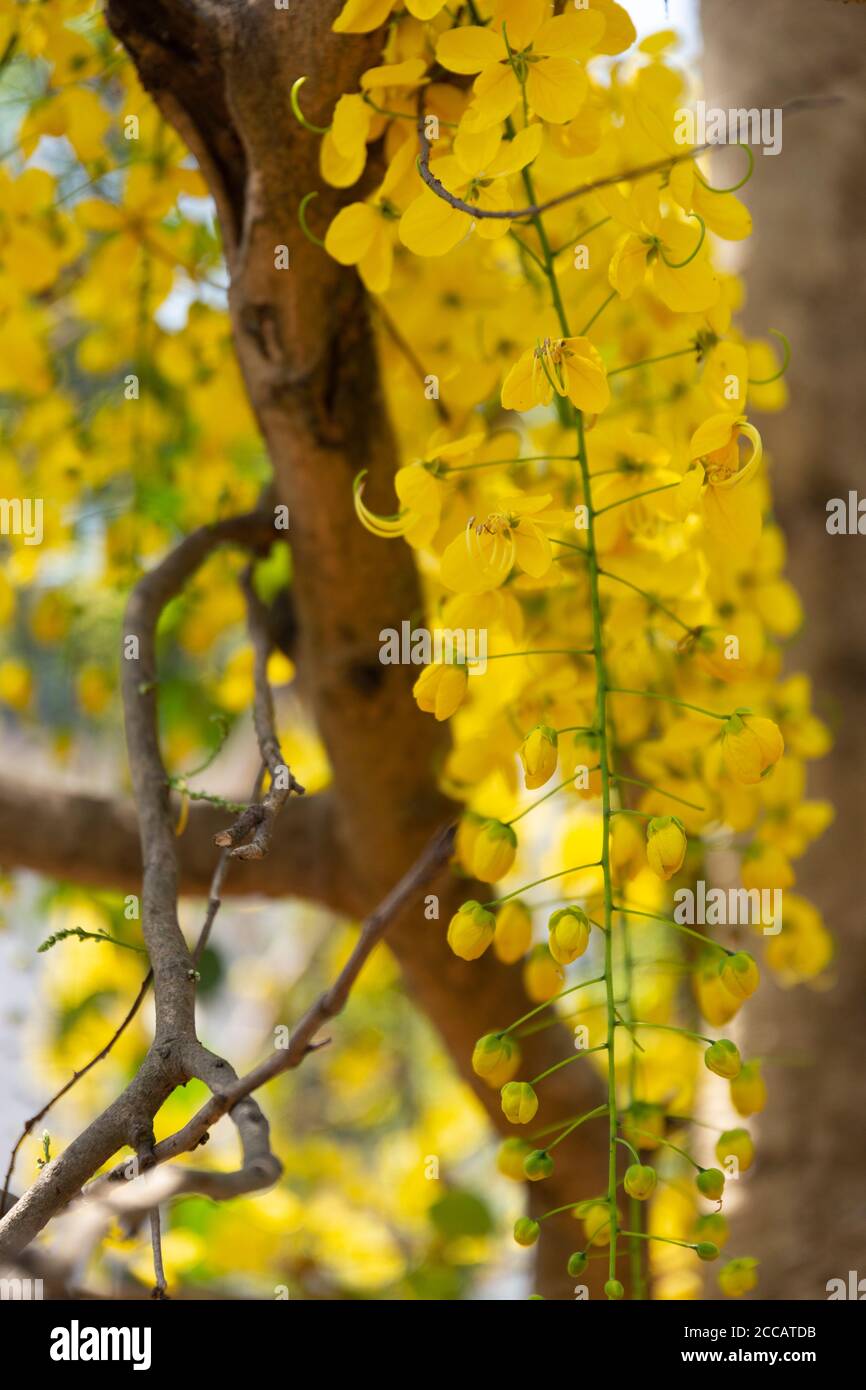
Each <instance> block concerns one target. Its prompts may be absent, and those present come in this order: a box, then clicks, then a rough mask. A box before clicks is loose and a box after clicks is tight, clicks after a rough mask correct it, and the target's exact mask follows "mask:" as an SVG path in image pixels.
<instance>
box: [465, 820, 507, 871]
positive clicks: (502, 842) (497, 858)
mask: <svg viewBox="0 0 866 1390" xmlns="http://www.w3.org/2000/svg"><path fill="white" fill-rule="evenodd" d="M516 853H517V836H516V835H515V833H514V831H513V830H512V829H511V826H510V825H506V824H505V822H504V821H501V820H486V821H485V822H484V824H483V825H482V826H481V828H480V829H479V831H478V834H477V836H476V837H475V844H474V846H473V850H472V872H473V873H474V874H475V877H476V878H480V879H481V881H482V883H497V882H498V880H499V879H500V878H504V877H505V875H506V874H507V873H508V871H509V869H510V868H511V866H512V864H513V863H514V856H515V855H516Z"/></svg>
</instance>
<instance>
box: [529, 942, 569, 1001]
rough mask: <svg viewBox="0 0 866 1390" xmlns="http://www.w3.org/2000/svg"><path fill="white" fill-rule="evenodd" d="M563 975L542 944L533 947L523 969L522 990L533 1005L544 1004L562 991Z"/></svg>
mask: <svg viewBox="0 0 866 1390" xmlns="http://www.w3.org/2000/svg"><path fill="white" fill-rule="evenodd" d="M562 981H563V974H562V970H561V968H560V966H558V965H557V963H556V961H555V960H554V959H553V956H552V955H551V954H550V951H549V950H548V949H547V947H546V946H545V945H543V944H540V945H538V946H533V948H532V950H531V951H530V952H529V955H528V956H527V957H526V963H525V965H524V967H523V988H524V989H525V990H526V993H527V994H528V995H529V997H530V999H531V1000H532V1002H533V1004H546V1003H547V1001H548V999H552V998H553V996H554V995H555V994H558V993H559V991H560V990H561V989H562Z"/></svg>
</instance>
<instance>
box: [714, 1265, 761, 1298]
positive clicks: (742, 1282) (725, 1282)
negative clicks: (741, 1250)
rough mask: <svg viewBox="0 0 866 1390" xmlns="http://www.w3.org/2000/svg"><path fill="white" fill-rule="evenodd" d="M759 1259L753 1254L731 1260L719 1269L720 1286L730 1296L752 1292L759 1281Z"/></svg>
mask: <svg viewBox="0 0 866 1390" xmlns="http://www.w3.org/2000/svg"><path fill="white" fill-rule="evenodd" d="M757 1269H758V1261H757V1260H756V1259H754V1258H753V1257H752V1256H751V1255H742V1256H741V1257H740V1258H739V1259H738V1260H729V1261H728V1263H727V1264H726V1265H725V1266H724V1267H723V1268H722V1269H720V1270H719V1288H720V1289H721V1291H722V1293H724V1294H727V1296H728V1298H739V1297H740V1296H741V1294H744V1293H750V1292H751V1290H752V1289H753V1288H754V1287H755V1285H756V1284H757V1282H758V1274H757Z"/></svg>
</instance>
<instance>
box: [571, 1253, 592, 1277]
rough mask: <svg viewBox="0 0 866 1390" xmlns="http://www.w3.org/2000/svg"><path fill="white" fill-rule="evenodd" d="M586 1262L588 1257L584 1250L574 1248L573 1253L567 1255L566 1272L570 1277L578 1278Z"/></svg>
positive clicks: (587, 1262)
mask: <svg viewBox="0 0 866 1390" xmlns="http://www.w3.org/2000/svg"><path fill="white" fill-rule="evenodd" d="M588 1264H589V1257H588V1255H587V1253H586V1251H585V1250H575V1252H574V1254H573V1255H569V1257H568V1272H569V1274H570V1275H571V1277H572V1279H579V1278H580V1276H581V1274H582V1273H583V1271H584V1270H585V1269H586V1267H587V1265H588Z"/></svg>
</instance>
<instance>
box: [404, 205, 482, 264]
mask: <svg viewBox="0 0 866 1390" xmlns="http://www.w3.org/2000/svg"><path fill="white" fill-rule="evenodd" d="M470 225H471V224H470V221H469V218H468V216H467V215H466V213H463V212H458V211H457V209H456V208H452V207H451V205H450V204H449V203H446V201H445V199H444V198H440V197H438V196H437V194H435V193H434V192H433V191H432V190H431V189H429V188H425V189H424V192H423V193H422V194H421V195H420V196H419V197H418V198H416V199H415V201H414V203H410V204H409V206H408V207H407V209H406V211H405V212H404V213H403V216H402V217H401V218H400V226H399V229H398V234H399V237H400V240H401V241H402V243H403V245H404V246H408V248H409V250H410V251H414V252H415V255H416V256H444V255H445V253H446V252H447V251H450V250H451V249H452V248H453V247H454V246H456V245H457V243H458V241H462V239H463V237H464V236H466V234H467V232H468V231H469V228H470Z"/></svg>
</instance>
